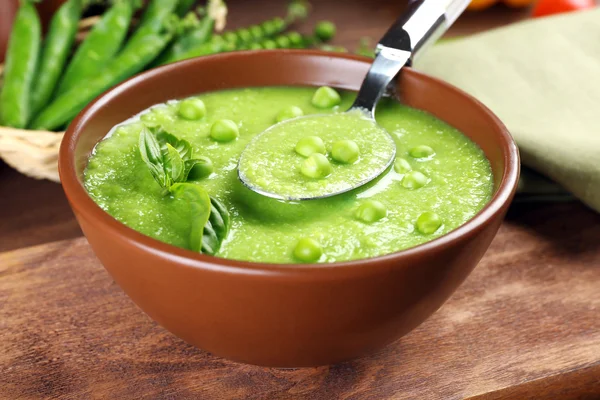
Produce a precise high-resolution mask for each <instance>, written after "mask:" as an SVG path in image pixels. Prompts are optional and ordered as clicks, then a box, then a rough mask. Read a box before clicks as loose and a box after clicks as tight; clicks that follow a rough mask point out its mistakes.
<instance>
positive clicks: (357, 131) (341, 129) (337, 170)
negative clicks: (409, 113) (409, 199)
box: [238, 107, 396, 201]
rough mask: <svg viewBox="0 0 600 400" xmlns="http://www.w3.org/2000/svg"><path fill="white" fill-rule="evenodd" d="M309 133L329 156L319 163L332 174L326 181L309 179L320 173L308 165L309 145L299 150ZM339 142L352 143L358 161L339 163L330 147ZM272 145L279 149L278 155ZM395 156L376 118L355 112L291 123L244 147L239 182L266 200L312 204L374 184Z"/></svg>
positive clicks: (390, 137)
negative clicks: (350, 141)
mask: <svg viewBox="0 0 600 400" xmlns="http://www.w3.org/2000/svg"><path fill="white" fill-rule="evenodd" d="M340 124H343V125H340ZM306 131H308V132H311V134H312V135H315V136H310V137H309V139H310V138H313V139H314V140H315V141H317V143H318V144H321V146H322V147H321V149H320V152H319V151H317V153H318V154H319V155H321V154H322V153H325V154H327V153H330V154H331V155H330V156H329V157H328V158H326V159H325V160H324V161H323V158H321V161H322V162H324V163H325V166H324V168H326V169H327V170H326V171H325V172H327V171H330V172H329V173H327V176H325V177H324V178H325V179H318V177H313V176H306V175H305V174H307V173H308V174H311V173H312V172H313V171H314V172H315V173H317V172H318V171H317V170H315V168H317V169H318V167H319V166H318V165H311V164H310V163H311V161H312V159H311V158H310V154H309V153H306V151H307V149H306V146H304V148H300V150H298V146H299V145H301V144H302V140H305V139H306V138H307V137H306V135H304V132H306ZM341 138H344V139H351V140H352V143H353V144H355V146H356V148H357V150H358V153H357V158H356V160H339V157H338V160H337V161H336V154H334V153H335V152H333V151H332V145H335V143H337V141H340V140H342V139H341ZM342 141H347V140H342ZM272 143H276V144H277V148H276V149H275V151H274V149H273V147H272V145H271V144H272ZM295 147H296V150H294V148H295ZM326 147H327V148H326ZM282 149H285V150H282ZM303 150H304V151H303ZM328 150H329V151H328ZM298 151H300V152H301V153H303V154H299V153H298ZM308 151H309V152H310V151H311V149H310V148H309V149H308ZM325 154H323V157H325ZM395 156H396V144H395V142H394V139H393V138H392V136H391V135H390V134H389V133H388V132H387V131H386V130H385V129H383V128H381V127H380V126H379V125H378V124H377V123H376V122H375V120H374V119H373V117H372V114H370V113H367V112H365V111H363V110H361V109H358V108H355V107H352V108H350V109H349V110H348V111H346V112H344V113H333V114H313V115H307V116H302V117H296V118H293V119H288V120H285V121H282V122H280V123H277V124H275V125H273V126H272V127H270V128H268V129H266V130H265V131H264V132H262V133H261V134H260V135H258V136H257V137H255V138H254V139H253V140H252V141H251V142H250V143H249V144H248V145H247V146H246V148H245V150H244V152H243V153H242V155H241V157H240V160H239V163H238V177H239V179H240V180H241V182H242V183H243V184H244V185H245V186H246V187H248V188H249V189H251V190H253V191H254V192H257V193H259V194H261V195H263V196H267V197H271V198H275V199H279V200H286V201H299V200H314V199H321V198H325V197H330V196H335V195H338V194H342V193H345V192H348V191H350V190H353V189H355V188H357V187H360V186H363V185H365V184H366V183H368V182H370V181H372V180H373V176H375V177H377V176H379V175H381V174H382V173H383V172H384V171H386V170H387V169H388V168H389V167H390V166H391V165H392V163H393V162H394V158H395ZM344 161H346V162H344ZM307 165H308V167H307ZM281 166H286V168H281ZM304 168H309V170H308V171H305V170H304Z"/></svg>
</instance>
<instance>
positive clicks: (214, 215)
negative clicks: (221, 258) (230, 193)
mask: <svg viewBox="0 0 600 400" xmlns="http://www.w3.org/2000/svg"><path fill="white" fill-rule="evenodd" d="M210 204H211V205H212V208H211V210H210V217H209V218H208V222H210V224H211V226H212V228H213V229H214V231H215V233H216V235H217V238H218V239H219V246H218V248H217V251H218V250H219V248H220V247H221V243H222V242H223V240H225V238H226V237H227V234H228V233H229V228H230V227H231V217H230V215H229V211H227V208H225V206H224V205H223V203H221V202H220V201H219V200H217V199H216V198H214V197H212V196H211V197H210Z"/></svg>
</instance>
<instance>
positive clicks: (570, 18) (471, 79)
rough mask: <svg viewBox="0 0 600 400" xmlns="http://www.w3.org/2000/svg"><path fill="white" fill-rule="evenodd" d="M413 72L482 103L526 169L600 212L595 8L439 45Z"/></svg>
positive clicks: (599, 60)
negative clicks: (498, 121) (495, 117)
mask: <svg viewBox="0 0 600 400" xmlns="http://www.w3.org/2000/svg"><path fill="white" fill-rule="evenodd" d="M414 66H415V68H416V69H418V70H421V71H423V72H426V73H428V74H430V75H433V76H437V77H439V78H441V79H443V80H445V81H447V82H450V83H452V84H454V85H456V86H458V87H459V88H461V89H463V90H465V91H466V92H468V93H470V94H472V95H473V96H474V97H476V98H477V99H479V100H480V101H482V102H483V103H484V104H486V105H487V106H488V107H489V108H490V109H491V110H492V111H494V112H495V113H496V115H498V116H499V117H500V119H501V120H502V121H503V122H504V123H505V124H506V126H507V127H508V129H509V130H510V132H511V133H512V135H513V136H514V138H515V140H516V141H517V144H518V145H519V149H520V151H521V156H522V160H523V163H524V164H525V165H527V166H529V167H531V168H532V169H534V170H536V171H538V172H540V173H542V174H544V175H546V176H547V177H549V178H551V179H553V180H554V181H556V182H558V183H559V184H560V185H562V186H563V187H564V188H566V189H567V190H569V191H570V192H571V193H573V194H574V195H575V196H576V197H578V198H579V199H581V200H582V201H583V202H585V203H586V204H588V205H589V206H590V207H592V208H594V209H595V210H596V211H600V9H594V10H591V11H582V12H575V13H569V14H563V15H559V16H555V17H549V18H540V19H535V20H528V21H525V22H520V23H517V24H513V25H509V26H507V27H503V28H499V29H495V30H491V31H488V32H484V33H480V34H477V35H473V36H469V37H467V38H464V39H457V40H452V41H448V42H445V43H440V44H439V45H437V46H432V47H431V48H430V49H429V50H428V51H427V52H425V53H424V54H423V55H422V56H421V57H420V58H417V60H415V64H414Z"/></svg>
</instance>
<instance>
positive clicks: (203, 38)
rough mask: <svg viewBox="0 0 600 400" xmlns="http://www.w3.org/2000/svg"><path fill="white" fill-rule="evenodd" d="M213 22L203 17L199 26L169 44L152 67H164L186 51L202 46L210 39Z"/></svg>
mask: <svg viewBox="0 0 600 400" xmlns="http://www.w3.org/2000/svg"><path fill="white" fill-rule="evenodd" d="M214 26H215V20H214V19H212V18H211V17H210V16H208V15H207V16H205V17H204V18H203V19H202V21H201V22H200V25H199V26H198V27H197V28H196V29H193V30H191V31H189V32H188V33H186V34H184V35H182V36H181V37H179V38H178V39H177V40H175V42H173V44H171V45H170V46H169V47H168V48H167V49H166V50H165V51H164V52H163V53H162V54H161V55H160V56H159V57H158V58H157V59H156V61H155V62H154V63H153V65H164V64H169V63H172V62H175V61H177V60H178V59H179V57H180V56H181V55H183V54H185V53H186V52H187V51H189V50H191V49H193V48H196V47H198V46H201V45H203V44H204V43H206V42H208V41H209V40H210V39H211V37H212V32H213V29H214Z"/></svg>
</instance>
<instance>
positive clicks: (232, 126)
mask: <svg viewBox="0 0 600 400" xmlns="http://www.w3.org/2000/svg"><path fill="white" fill-rule="evenodd" d="M239 134H240V131H239V129H238V126H237V124H236V123H235V122H233V121H232V120H230V119H220V120H218V121H215V123H214V124H212V126H211V127H210V137H211V138H213V140H216V141H217V142H231V141H232V140H234V139H236V138H237V137H238V136H239Z"/></svg>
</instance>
